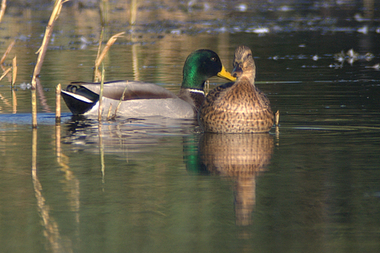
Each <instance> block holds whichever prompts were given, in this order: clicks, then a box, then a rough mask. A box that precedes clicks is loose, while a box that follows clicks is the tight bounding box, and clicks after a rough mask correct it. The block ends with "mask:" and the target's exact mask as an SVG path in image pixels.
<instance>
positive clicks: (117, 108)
mask: <svg viewBox="0 0 380 253" xmlns="http://www.w3.org/2000/svg"><path fill="white" fill-rule="evenodd" d="M127 83H128V81H127ZM126 91H127V86H125V88H124V91H123V94H122V95H121V97H120V100H119V103H118V104H117V107H116V110H115V114H114V115H113V116H112V118H113V119H115V118H116V114H117V111H118V110H119V107H120V105H121V102H122V101H123V100H124V95H125V92H126Z"/></svg>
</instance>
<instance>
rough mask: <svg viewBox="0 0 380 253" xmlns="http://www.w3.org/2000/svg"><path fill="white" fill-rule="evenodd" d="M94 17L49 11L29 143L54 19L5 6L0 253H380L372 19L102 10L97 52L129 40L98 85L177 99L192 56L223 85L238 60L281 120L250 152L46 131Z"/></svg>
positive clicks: (85, 10) (71, 6)
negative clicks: (162, 91) (104, 19)
mask: <svg viewBox="0 0 380 253" xmlns="http://www.w3.org/2000/svg"><path fill="white" fill-rule="evenodd" d="M98 5H99V4H98V3H96V2H91V1H88V2H86V1H85V2H79V1H72V2H68V3H66V4H65V5H64V7H63V9H62V13H61V16H60V17H59V19H58V20H57V23H56V25H55V27H54V34H53V37H52V41H51V42H50V46H49V51H48V53H47V55H46V59H45V63H44V66H43V69H42V72H41V84H42V86H41V87H40V89H39V90H38V108H39V117H38V123H39V127H38V129H37V130H36V131H32V129H31V118H30V90H29V89H28V87H29V86H28V83H29V82H30V76H31V74H32V71H33V67H34V63H35V61H36V55H35V54H34V53H35V52H36V51H37V49H38V47H39V45H40V43H41V39H42V37H41V36H42V34H43V33H44V29H45V26H46V24H47V21H48V18H49V16H50V13H51V9H52V3H51V2H50V1H25V2H24V1H12V2H10V3H8V7H7V12H6V13H5V16H4V18H3V20H2V22H1V23H0V52H4V51H5V50H6V48H7V47H8V45H9V44H10V43H11V41H12V40H13V39H17V41H16V45H15V46H14V48H13V49H12V51H11V53H10V55H9V56H8V57H7V59H6V61H5V68H7V67H9V65H10V64H11V61H12V58H13V57H14V56H17V62H18V77H17V81H16V87H17V91H16V95H17V108H16V111H15V109H14V107H13V106H12V94H11V92H10V88H9V85H10V83H9V80H8V79H7V78H5V79H3V80H2V81H1V82H0V193H1V194H0V245H2V246H1V248H2V251H3V252H253V251H256V252H377V251H379V249H380V243H379V242H380V212H379V210H380V183H379V182H380V170H379V154H380V145H379V144H380V134H379V127H380V117H379V116H380V115H379V114H380V113H379V112H380V103H379V100H380V72H379V64H380V48H379V46H378V45H379V42H380V15H379V13H380V12H379V7H380V6H379V4H378V3H377V2H376V1H349V0H346V1H344V0H342V1H255V2H254V3H244V2H241V1H208V2H197V1H190V2H189V1H174V0H173V1H139V2H138V8H137V18H136V24H135V25H134V26H131V25H129V22H130V16H131V15H130V14H131V3H130V2H129V1H126V2H124V1H109V3H108V5H106V6H107V7H108V11H107V13H108V24H107V26H106V30H105V38H107V39H108V38H109V37H110V36H112V35H113V34H115V33H118V32H121V31H125V32H126V35H125V36H124V37H123V38H120V39H118V41H117V42H116V43H115V44H114V45H113V46H112V48H111V50H110V52H109V53H108V55H107V57H106V59H105V61H104V64H105V71H106V80H116V79H130V80H133V79H136V80H143V81H149V82H155V83H158V84H160V85H163V86H164V87H165V88H168V89H170V90H173V91H178V90H179V84H180V83H181V79H182V67H183V63H184V60H185V59H186V57H187V55H188V54H189V53H190V52H192V51H193V50H196V49H199V48H209V49H212V50H214V51H216V52H217V53H218V54H219V56H220V57H221V60H222V62H223V63H224V65H225V66H226V68H227V69H228V70H231V69H232V67H231V66H232V58H233V53H234V49H235V47H236V46H238V45H240V44H246V45H247V46H249V47H250V48H251V49H252V51H253V54H254V58H255V61H256V66H257V78H256V81H257V86H258V87H259V88H260V89H261V90H263V91H264V92H265V93H266V94H267V95H268V97H269V99H270V101H271V104H272V109H273V111H277V110H279V111H280V127H279V132H277V133H276V130H275V129H273V130H272V131H271V132H270V134H268V135H253V136H252V135H233V136H228V135H227V136H223V135H204V134H201V133H200V132H199V128H198V127H197V126H196V122H193V121H178V120H169V119H162V118H161V119H159V118H149V119H139V118H138V117H137V118H136V119H117V120H116V121H110V122H103V124H102V125H101V126H100V128H99V124H98V122H97V121H93V120H72V119H71V115H70V113H69V111H68V109H67V108H66V107H65V105H64V103H62V107H63V110H64V114H63V119H62V121H63V123H62V124H61V125H60V126H58V127H56V126H55V124H54V114H53V113H52V112H54V108H55V91H54V90H55V86H56V85H57V84H58V83H61V84H62V85H66V84H68V83H69V82H71V81H91V80H92V75H93V65H94V60H95V57H96V52H97V47H98V45H97V41H98V38H99V34H100V29H101V26H100V17H99V9H98ZM107 39H105V41H106V40H107ZM210 83H211V88H212V87H214V86H215V85H219V84H221V83H223V80H221V79H217V78H212V79H210ZM14 112H15V113H14ZM99 132H100V133H101V135H99ZM33 169H35V170H33Z"/></svg>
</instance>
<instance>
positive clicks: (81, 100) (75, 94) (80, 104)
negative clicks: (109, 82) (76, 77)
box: [61, 85, 99, 115]
mask: <svg viewBox="0 0 380 253" xmlns="http://www.w3.org/2000/svg"><path fill="white" fill-rule="evenodd" d="M61 94H62V97H63V100H64V101H65V103H66V105H67V107H68V108H69V109H70V111H71V112H72V113H73V114H74V115H81V114H84V113H86V112H87V111H89V110H90V109H91V108H92V107H94V105H95V104H96V103H97V102H98V100H99V95H98V94H96V93H94V92H92V91H90V90H89V89H86V88H85V87H83V86H77V85H69V86H67V88H66V90H61Z"/></svg>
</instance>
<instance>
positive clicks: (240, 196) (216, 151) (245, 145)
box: [199, 133, 274, 226]
mask: <svg viewBox="0 0 380 253" xmlns="http://www.w3.org/2000/svg"><path fill="white" fill-rule="evenodd" d="M273 148H274V141H273V137H272V136H271V135H269V134H267V133H265V134H210V133H205V134H204V135H203V136H202V138H201V140H200V142H199V157H200V159H201V162H202V164H203V165H204V166H205V168H206V170H207V171H208V172H210V173H211V174H218V175H221V176H224V177H227V178H230V179H231V180H234V181H235V189H234V194H235V214H236V224H237V225H242V226H246V225H249V224H251V213H252V211H253V209H254V207H255V203H256V178H257V176H258V175H259V174H260V173H261V172H263V171H265V170H266V166H267V165H268V164H269V162H270V159H271V156H272V153H273Z"/></svg>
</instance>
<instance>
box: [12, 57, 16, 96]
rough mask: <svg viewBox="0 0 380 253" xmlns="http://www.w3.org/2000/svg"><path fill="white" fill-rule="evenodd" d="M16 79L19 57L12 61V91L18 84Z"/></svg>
mask: <svg viewBox="0 0 380 253" xmlns="http://www.w3.org/2000/svg"><path fill="white" fill-rule="evenodd" d="M16 78H17V56H15V57H14V58H13V60H12V83H11V84H12V85H11V87H12V89H13V88H14V87H15V83H16Z"/></svg>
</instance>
